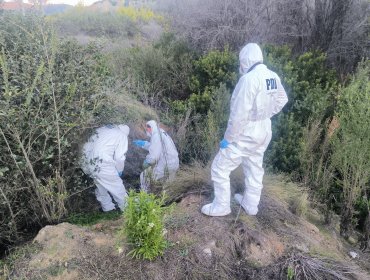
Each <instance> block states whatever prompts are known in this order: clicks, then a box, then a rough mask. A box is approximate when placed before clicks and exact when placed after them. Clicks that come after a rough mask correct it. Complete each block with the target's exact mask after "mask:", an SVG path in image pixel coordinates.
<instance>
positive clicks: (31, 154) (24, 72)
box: [0, 15, 108, 242]
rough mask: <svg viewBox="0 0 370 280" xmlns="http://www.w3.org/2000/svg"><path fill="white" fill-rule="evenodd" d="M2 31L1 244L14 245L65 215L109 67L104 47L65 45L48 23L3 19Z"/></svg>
mask: <svg viewBox="0 0 370 280" xmlns="http://www.w3.org/2000/svg"><path fill="white" fill-rule="evenodd" d="M0 29H1V32H0V149H1V151H0V166H1V168H0V186H1V188H0V192H1V193H0V208H1V209H0V223H1V240H0V242H5V241H6V242H11V241H17V240H19V238H21V237H22V229H24V228H26V227H32V226H33V225H35V224H39V225H42V224H44V223H45V222H47V223H53V222H57V221H59V220H60V219H61V218H62V217H63V216H65V214H66V207H65V202H66V200H67V198H68V197H69V195H70V194H71V193H73V192H75V191H76V190H78V189H79V188H80V187H81V185H82V183H81V179H80V178H81V174H80V172H79V169H78V163H77V161H78V157H79V153H78V148H79V147H78V144H79V142H80V139H81V135H82V134H83V133H84V132H85V130H86V128H88V127H91V126H92V125H93V122H94V118H95V115H96V114H98V113H99V110H101V108H102V106H101V104H102V102H104V101H105V97H104V95H103V94H102V87H103V85H104V81H105V80H106V76H107V73H108V70H107V68H106V66H105V64H104V61H103V57H102V55H101V54H100V52H99V49H97V48H96V47H95V46H93V45H89V46H85V47H83V46H80V45H78V44H77V43H76V42H73V41H59V40H58V39H57V38H56V36H55V35H54V32H53V30H52V29H51V28H50V26H49V25H48V24H46V23H45V21H44V20H42V19H40V18H36V17H33V16H26V17H22V16H19V17H16V16H6V15H3V16H1V17H0Z"/></svg>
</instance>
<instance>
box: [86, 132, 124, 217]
mask: <svg viewBox="0 0 370 280" xmlns="http://www.w3.org/2000/svg"><path fill="white" fill-rule="evenodd" d="M129 132H130V128H129V127H128V126H127V125H107V126H104V127H100V128H98V129H97V130H96V133H95V134H94V135H93V136H91V137H90V139H89V141H88V142H87V143H86V144H85V145H84V147H83V162H82V169H83V171H84V172H85V173H86V174H87V175H89V176H91V177H92V178H93V179H94V183H95V185H96V190H95V195H96V199H97V200H98V201H99V202H100V204H101V207H102V210H103V211H104V212H108V211H111V210H114V209H115V205H114V203H113V201H112V198H111V196H112V197H113V199H114V201H115V202H116V203H117V205H118V207H119V208H120V209H121V210H123V209H124V207H125V203H126V196H127V193H126V189H125V186H124V185H123V182H122V179H121V176H122V174H123V169H124V166H125V159H126V152H127V146H128V140H127V136H128V134H129ZM110 195H111V196H110Z"/></svg>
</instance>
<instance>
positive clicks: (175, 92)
mask: <svg viewBox="0 0 370 280" xmlns="http://www.w3.org/2000/svg"><path fill="white" fill-rule="evenodd" d="M192 61H193V54H192V53H191V52H190V50H189V49H188V48H187V46H186V45H185V44H184V43H183V42H182V41H178V40H176V39H175V37H174V36H173V35H171V34H164V35H163V36H162V37H161V39H160V40H159V41H158V42H157V43H155V44H154V45H150V46H146V47H141V48H139V47H136V48H131V49H129V50H118V51H116V52H114V53H113V54H112V57H111V64H112V67H113V68H114V69H115V73H116V74H117V76H118V77H119V78H120V79H123V80H125V83H126V87H127V88H128V89H129V91H130V92H132V93H133V94H134V95H136V96H137V97H138V98H139V99H140V100H141V101H142V102H143V103H144V104H146V105H151V106H153V107H156V108H158V107H162V108H163V107H164V106H162V105H166V103H167V101H169V100H177V99H184V98H186V97H188V96H189V84H190V75H191V72H192V68H193V66H192Z"/></svg>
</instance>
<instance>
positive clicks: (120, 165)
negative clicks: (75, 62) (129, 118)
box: [113, 136, 128, 172]
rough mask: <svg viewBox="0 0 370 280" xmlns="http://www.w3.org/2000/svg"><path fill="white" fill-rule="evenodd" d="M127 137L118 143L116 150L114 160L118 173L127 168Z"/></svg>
mask: <svg viewBox="0 0 370 280" xmlns="http://www.w3.org/2000/svg"><path fill="white" fill-rule="evenodd" d="M127 146H128V143H127V136H124V137H122V139H120V141H119V142H118V145H117V147H116V150H115V151H114V156H113V159H114V161H115V167H116V169H117V171H119V172H120V171H123V169H124V167H125V160H126V152H127Z"/></svg>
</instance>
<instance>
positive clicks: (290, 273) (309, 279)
mask: <svg viewBox="0 0 370 280" xmlns="http://www.w3.org/2000/svg"><path fill="white" fill-rule="evenodd" d="M367 277H368V275H364V274H362V273H361V272H359V268H358V267H355V266H351V265H348V264H346V263H340V262H335V261H332V260H330V259H325V258H317V257H312V256H307V255H303V254H300V253H293V254H291V255H290V256H289V257H288V258H286V259H285V261H284V262H283V263H282V266H281V273H280V279H288V280H290V279H303V280H316V279H327V280H330V279H333V280H334V279H336V280H350V279H368V278H367Z"/></svg>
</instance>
